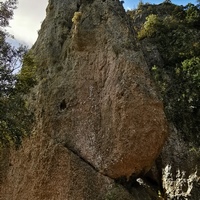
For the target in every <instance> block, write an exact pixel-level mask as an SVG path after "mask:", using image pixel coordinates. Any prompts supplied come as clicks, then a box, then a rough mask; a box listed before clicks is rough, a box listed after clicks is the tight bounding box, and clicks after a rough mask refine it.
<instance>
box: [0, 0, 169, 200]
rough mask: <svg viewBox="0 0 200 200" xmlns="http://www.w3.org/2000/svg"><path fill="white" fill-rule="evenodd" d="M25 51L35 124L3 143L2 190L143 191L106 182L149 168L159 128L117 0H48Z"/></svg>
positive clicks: (29, 194)
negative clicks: (6, 157) (33, 72)
mask: <svg viewBox="0 0 200 200" xmlns="http://www.w3.org/2000/svg"><path fill="white" fill-rule="evenodd" d="M72 21H73V22H72ZM32 53H33V55H34V57H35V62H36V65H37V67H38V72H37V79H38V84H37V85H36V86H35V88H34V89H33V91H32V94H31V98H30V99H29V102H30V105H33V110H34V112H35V116H36V122H35V127H34V130H33V136H32V138H31V139H30V141H27V142H24V145H23V147H22V149H21V150H20V151H19V152H16V153H11V158H10V164H9V169H8V172H7V178H5V181H4V184H3V187H2V189H1V194H2V197H1V198H0V199H1V200H7V199H9V200H12V199H17V200H18V199H20V200H21V199H29V200H31V199H34V200H37V199H40V200H42V199H52V200H53V199H60V200H62V199H63V200H64V199H73V200H75V199H85V200H90V199H91V200H93V199H95V200H96V199H97V200H98V199H102V200H103V199H116V198H117V199H123V200H124V199H127V200H129V199H150V197H149V196H148V194H146V193H145V191H144V190H141V191H143V192H141V194H142V195H143V197H141V194H138V195H136V196H137V197H136V196H134V195H131V196H130V194H129V193H128V192H127V190H125V189H124V188H123V187H122V186H121V185H119V188H118V186H117V189H114V194H113V192H112V188H113V187H115V186H116V184H115V182H114V180H113V179H116V180H119V179H120V178H123V177H126V178H127V180H128V178H129V177H130V176H132V177H137V176H138V175H139V174H143V173H145V172H147V171H148V170H149V169H150V167H151V165H152V163H153V161H154V160H155V159H156V158H157V156H158V155H159V153H160V151H161V148H162V146H163V144H164V142H165V140H166V137H167V122H166V119H165V114H164V112H163V105H162V102H161V100H160V99H159V98H158V96H157V94H156V90H155V87H154V85H153V83H152V81H151V79H150V74H149V72H148V68H147V65H146V62H145V59H144V56H143V54H142V52H141V50H140V46H139V44H138V43H137V40H136V37H135V35H134V32H133V31H132V28H131V26H130V24H129V19H128V17H127V16H126V13H125V10H124V9H123V7H122V5H121V3H120V2H119V1H118V0H117V1H110V0H109V1H108V0H105V1H101V0H93V1H82V2H81V1H78V0H65V1H63V0H57V1H55V0H50V1H49V6H48V8H47V17H46V19H45V21H44V22H43V24H42V27H41V30H40V31H39V37H38V40H37V42H36V43H35V45H34V46H33V48H32ZM135 193H136V192H135ZM144 194H145V195H144ZM106 195H108V197H106ZM109 195H111V197H109ZM113 195H114V197H115V198H114V197H113Z"/></svg>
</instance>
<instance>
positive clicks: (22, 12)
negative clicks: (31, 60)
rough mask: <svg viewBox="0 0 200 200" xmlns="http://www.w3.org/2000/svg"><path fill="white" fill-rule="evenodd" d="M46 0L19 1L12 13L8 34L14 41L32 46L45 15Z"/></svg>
mask: <svg viewBox="0 0 200 200" xmlns="http://www.w3.org/2000/svg"><path fill="white" fill-rule="evenodd" d="M47 3H48V0H40V1H33V0H19V4H18V8H17V9H16V10H15V12H14V19H13V20H12V21H11V22H10V28H8V29H7V30H8V32H9V33H10V34H12V35H14V37H15V39H16V40H18V41H20V42H22V43H24V44H27V45H29V46H32V45H33V44H34V42H35V41H36V39H37V36H38V34H37V32H38V30H39V29H40V26H41V22H42V21H43V20H44V18H45V15H46V7H47Z"/></svg>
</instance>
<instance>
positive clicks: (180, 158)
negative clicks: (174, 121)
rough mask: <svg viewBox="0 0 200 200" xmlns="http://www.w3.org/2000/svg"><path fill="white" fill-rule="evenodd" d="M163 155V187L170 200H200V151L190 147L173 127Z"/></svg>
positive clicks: (161, 167)
mask: <svg viewBox="0 0 200 200" xmlns="http://www.w3.org/2000/svg"><path fill="white" fill-rule="evenodd" d="M170 129H171V131H170V133H171V134H170V137H169V138H168V141H167V143H166V145H165V146H164V148H163V151H162V154H161V156H160V157H161V160H162V166H159V168H160V169H162V185H163V188H164V190H165V193H166V197H167V198H168V199H188V200H189V199H191V200H198V199H200V151H199V149H198V148H194V147H193V148H192V147H189V145H188V144H187V143H186V142H185V141H184V140H182V139H181V136H180V135H179V133H178V132H177V130H176V129H175V128H174V127H173V126H171V128H170Z"/></svg>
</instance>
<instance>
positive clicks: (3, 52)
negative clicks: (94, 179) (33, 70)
mask: <svg viewBox="0 0 200 200" xmlns="http://www.w3.org/2000/svg"><path fill="white" fill-rule="evenodd" d="M16 4H17V1H16V0H6V1H5V2H4V3H3V2H0V147H1V146H5V145H6V146H8V145H10V144H16V145H19V144H20V142H21V139H22V137H23V136H25V135H27V134H28V133H29V127H30V124H31V122H32V117H31V114H30V112H29V111H28V109H27V108H26V102H25V100H24V98H23V96H24V94H25V93H26V92H27V91H28V89H27V88H26V89H25V87H27V84H26V80H28V79H26V74H25V75H23V73H22V75H21V77H23V80H25V81H22V78H20V76H19V75H17V74H16V72H15V70H16V68H19V67H20V66H21V64H20V63H22V59H23V57H24V54H25V53H26V51H27V50H26V47H24V46H20V47H19V48H15V47H12V46H11V44H9V43H8V42H7V41H6V39H7V37H9V36H10V35H9V34H8V33H7V32H6V31H5V30H4V28H5V27H6V26H8V25H9V20H10V19H12V17H13V10H14V9H15V8H16ZM25 85H26V86H25ZM19 86H20V87H19Z"/></svg>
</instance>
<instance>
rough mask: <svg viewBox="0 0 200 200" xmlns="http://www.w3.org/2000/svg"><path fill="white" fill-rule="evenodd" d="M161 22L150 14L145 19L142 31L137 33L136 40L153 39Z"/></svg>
mask: <svg viewBox="0 0 200 200" xmlns="http://www.w3.org/2000/svg"><path fill="white" fill-rule="evenodd" d="M161 25H162V23H161V21H160V19H159V17H158V16H157V15H154V14H150V15H149V16H148V17H146V22H145V23H144V25H143V27H142V29H141V30H140V31H139V32H138V38H139V39H143V38H145V37H155V36H156V33H157V31H158V30H159V28H161Z"/></svg>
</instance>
